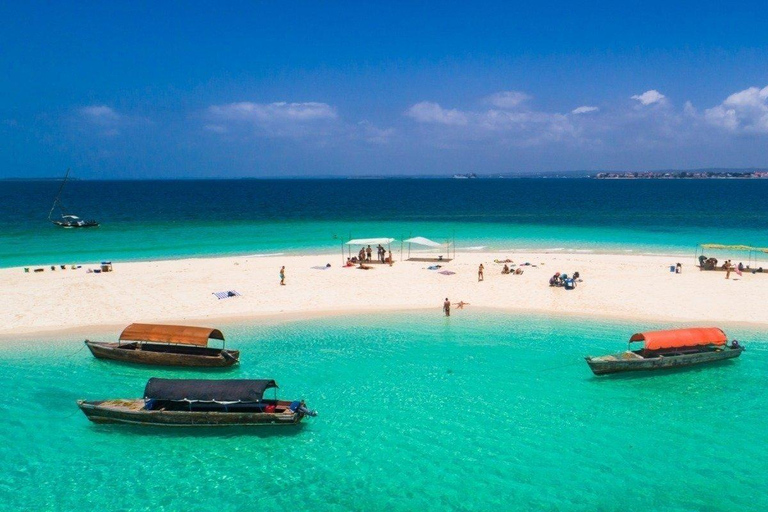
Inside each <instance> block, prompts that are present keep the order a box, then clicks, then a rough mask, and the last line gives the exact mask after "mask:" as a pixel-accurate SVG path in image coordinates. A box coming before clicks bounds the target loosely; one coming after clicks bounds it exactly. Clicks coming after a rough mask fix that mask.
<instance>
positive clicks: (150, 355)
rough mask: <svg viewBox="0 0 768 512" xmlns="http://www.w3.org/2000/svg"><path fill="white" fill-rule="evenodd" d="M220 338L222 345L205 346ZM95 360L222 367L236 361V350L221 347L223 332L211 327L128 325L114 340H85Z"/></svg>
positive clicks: (238, 352)
mask: <svg viewBox="0 0 768 512" xmlns="http://www.w3.org/2000/svg"><path fill="white" fill-rule="evenodd" d="M209 339H215V340H221V342H222V347H221V348H215V347H209V346H208V340H209ZM85 344H86V345H87V346H88V348H89V349H90V351H91V353H92V354H93V355H94V356H95V357H97V358H99V359H112V360H115V361H123V362H126V363H139V364H151V365H159V366H197V367H225V366H232V365H234V364H236V363H237V362H238V361H239V360H240V351H238V350H227V349H225V348H224V335H223V334H222V332H221V331H220V330H218V329H213V328H211V327H193V326H186V325H159V324H131V325H129V326H128V327H126V328H125V329H124V330H123V332H122V333H121V334H120V338H119V339H118V341H117V343H114V342H99V341H91V340H85Z"/></svg>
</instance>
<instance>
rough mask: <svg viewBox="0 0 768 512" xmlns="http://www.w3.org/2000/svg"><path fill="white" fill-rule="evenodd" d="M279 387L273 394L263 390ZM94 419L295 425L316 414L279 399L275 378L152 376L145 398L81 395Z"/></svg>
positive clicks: (197, 424)
mask: <svg viewBox="0 0 768 512" xmlns="http://www.w3.org/2000/svg"><path fill="white" fill-rule="evenodd" d="M269 389H273V390H275V394H274V398H272V399H268V398H264V393H265V392H266V391H267V390H269ZM77 405H78V407H79V408H80V410H81V411H83V413H84V414H85V415H86V417H87V418H88V419H89V420H91V421H92V422H94V423H124V424H129V425H151V426H163V427H232V426H262V425H276V426H277V425H297V424H298V423H300V422H301V421H302V420H303V419H304V418H305V417H306V416H317V412H316V411H312V410H309V409H308V408H307V406H306V404H305V403H304V401H303V400H293V401H288V400H278V399H277V383H276V382H275V381H274V380H269V379H228V380H206V379H159V378H151V379H149V381H148V382H147V385H146V387H145V388H144V397H143V398H129V399H112V400H78V401H77Z"/></svg>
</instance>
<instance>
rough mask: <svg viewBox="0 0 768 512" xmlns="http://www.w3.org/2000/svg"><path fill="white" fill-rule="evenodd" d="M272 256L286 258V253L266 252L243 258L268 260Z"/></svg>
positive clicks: (247, 255)
mask: <svg viewBox="0 0 768 512" xmlns="http://www.w3.org/2000/svg"><path fill="white" fill-rule="evenodd" d="M270 256H285V253H284V252H265V253H260V254H246V255H245V256H242V257H243V258H268V257H270Z"/></svg>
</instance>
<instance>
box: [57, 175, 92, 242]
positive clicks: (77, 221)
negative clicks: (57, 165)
mask: <svg viewBox="0 0 768 512" xmlns="http://www.w3.org/2000/svg"><path fill="white" fill-rule="evenodd" d="M68 179H69V169H67V173H66V174H65V175H64V179H63V180H62V182H61V186H60V187H59V192H58V193H57V194H56V198H55V199H54V200H53V206H51V211H50V212H48V220H49V221H51V222H52V223H54V224H55V225H57V226H59V227H62V228H68V229H69V228H96V227H99V223H98V222H96V221H95V220H83V219H81V218H80V217H78V216H77V215H72V214H71V213H66V211H65V208H64V205H63V204H62V202H61V193H62V191H63V190H64V185H66V184H67V180H68ZM57 206H58V207H59V210H60V211H61V219H58V220H54V219H52V218H51V217H52V216H53V211H54V210H55V209H56V207H57Z"/></svg>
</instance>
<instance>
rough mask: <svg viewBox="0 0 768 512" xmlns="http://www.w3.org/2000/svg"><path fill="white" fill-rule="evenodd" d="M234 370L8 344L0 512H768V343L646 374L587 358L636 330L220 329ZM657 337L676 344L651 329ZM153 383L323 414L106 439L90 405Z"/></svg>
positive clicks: (544, 324) (331, 321)
mask: <svg viewBox="0 0 768 512" xmlns="http://www.w3.org/2000/svg"><path fill="white" fill-rule="evenodd" d="M221 327H222V328H223V330H224V333H225V335H226V336H227V340H228V346H231V347H235V348H239V349H240V350H241V351H242V364H241V366H240V367H239V368H235V369H233V370H230V371H200V370H173V369H157V368H147V367H139V366H129V365H123V364H117V363H110V362H106V361H100V360H96V359H94V358H93V357H92V356H91V355H90V353H88V351H87V350H85V349H83V348H82V347H83V345H82V338H78V337H74V336H72V335H65V336H61V337H57V338H55V339H50V338H48V339H34V340H26V341H8V342H5V343H3V344H2V345H0V368H2V371H0V386H1V387H2V389H3V390H4V398H3V400H0V416H1V417H2V418H3V421H2V422H0V466H1V467H2V473H3V477H2V478H0V496H1V498H0V510H3V511H5V510H8V511H11V510H14V511H15V510H35V511H41V510H53V511H69V510H100V511H104V512H109V511H118V510H120V511H153V512H155V511H177V510H184V511H189V512H191V511H210V510H217V511H219V512H228V511H250V510H262V511H270V510H313V511H318V512H323V511H342V510H344V511H345V510H365V511H384V510H386V511H410V510H423V511H432V510H466V511H474V510H478V511H486V510H521V511H526V510H558V511H584V512H587V511H588V512H594V511H622V512H630V511H637V512H641V511H642V512H645V511H648V510H654V511H691V510H696V511H712V512H714V511H740V512H748V511H764V510H768V493H766V483H765V475H766V474H768V444H766V443H765V434H766V432H768V416H766V414H765V412H766V410H768V397H767V396H766V394H765V393H764V389H765V387H766V384H767V383H768V381H767V380H766V379H767V378H768V374H766V368H768V345H766V343H765V340H764V337H763V336H762V335H761V333H759V332H756V331H750V330H746V329H744V328H742V327H732V328H729V329H728V332H729V334H731V335H732V336H735V337H738V338H739V339H740V340H741V342H742V343H743V344H744V345H745V346H746V347H747V350H746V352H745V353H744V354H743V356H742V357H741V358H739V359H738V360H735V361H728V362H722V363H719V364H714V365H710V366H705V367H698V368H696V367H695V368H691V369H688V370H682V371H669V372H661V373H655V374H653V375H650V374H647V375H635V376H630V377H616V378H611V377H600V378H598V377H594V376H593V375H592V374H591V372H590V371H589V369H588V367H587V365H586V363H585V362H584V360H583V359H582V357H583V356H584V355H587V354H591V355H597V354H602V353H607V352H612V351H619V350H623V349H624V347H625V342H626V340H627V339H628V337H629V336H630V335H631V334H632V332H633V331H634V330H635V328H636V326H629V325H625V324H622V323H615V322H605V321H594V320H590V321H588V322H586V321H579V320H577V319H562V318H552V317H547V316H530V315H508V314H501V313H498V312H491V311H478V310H474V311H473V310H464V311H456V312H455V314H454V315H453V316H452V317H450V318H444V317H442V316H441V315H440V313H439V311H436V312H434V313H429V314H427V313H400V314H386V315H376V316H358V317H354V318H345V317H338V318H326V319H321V320H311V321H304V322H294V323H285V324H272V325H264V324H263V323H252V324H232V325H223V326H221ZM647 327H649V328H650V327H663V326H662V325H658V326H651V325H649V326H647ZM152 376H165V377H184V378H194V377H201V378H214V377H220V378H274V379H276V380H277V382H278V384H279V385H280V390H279V396H281V397H283V398H286V399H294V398H304V399H305V400H306V401H307V404H308V405H309V406H310V407H312V408H316V409H317V410H318V411H319V415H318V416H317V417H316V418H309V419H308V420H307V421H306V422H305V423H304V424H303V426H302V427H300V428H288V429H285V430H280V429H276V430H271V429H263V430H260V429H255V430H248V429H234V430H202V431H201V430H185V429H181V430H168V429H162V428H159V429H158V428H151V427H144V428H140V427H126V426H117V425H95V424H92V423H90V422H88V420H87V419H86V418H85V417H84V416H83V415H82V414H81V413H80V411H79V410H78V409H77V407H76V405H75V401H76V400H77V399H79V398H85V399H100V398H117V397H140V396H142V393H143V389H144V385H145V383H146V381H147V379H148V378H150V377H152Z"/></svg>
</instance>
